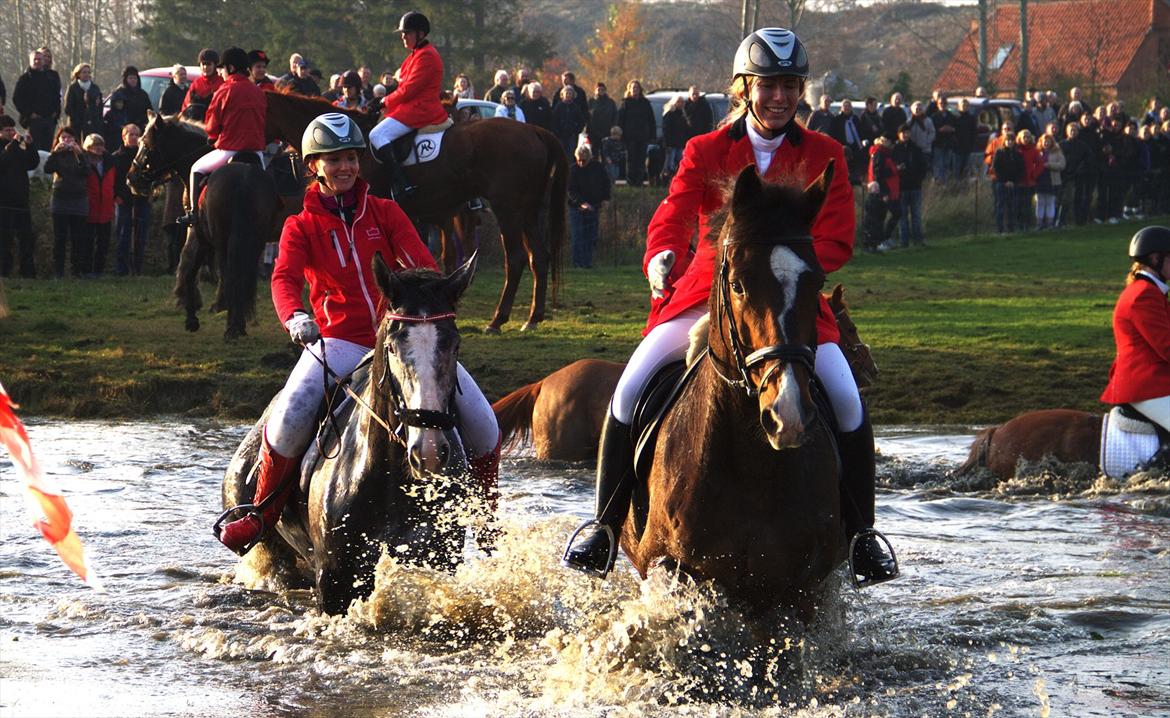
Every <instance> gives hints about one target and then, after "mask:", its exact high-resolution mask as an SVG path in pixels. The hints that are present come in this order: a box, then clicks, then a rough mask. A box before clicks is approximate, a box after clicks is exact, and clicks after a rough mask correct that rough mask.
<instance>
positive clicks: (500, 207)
mask: <svg viewBox="0 0 1170 718" xmlns="http://www.w3.org/2000/svg"><path fill="white" fill-rule="evenodd" d="M267 97H268V111H267V115H266V118H267V133H268V139H269V141H275V140H280V141H283V142H287V143H288V144H290V145H293V146H298V147H299V146H300V142H301V135H302V134H303V133H304V131H305V128H306V127H307V126H308V124H309V123H310V122H311V121H312V120H313V119H314V118H315V117H318V116H320V115H321V114H323V113H326V112H340V111H341V110H339V109H338V108H336V107H334V106H333V105H330V104H329V103H328V102H326V101H324V100H321V99H319V98H312V97H303V96H301V95H296V94H290V93H288V92H269V93H267ZM346 114H349V116H350V117H352V118H353V119H354V120H355V121H356V122H357V123H358V126H359V127H360V128H361V130H362V132H363V133H364V134H365V135H366V136H367V137H368V136H369V133H370V130H371V129H373V127H374V124H375V123H376V121H377V119H378V118H376V117H371V116H370V115H369V114H368V113H362V112H347V113H346ZM403 169H404V170H405V172H406V175H407V177H408V178H409V179H410V181H411V182H412V183H413V184H415V185H417V186H419V188H420V189H419V190H418V191H416V192H415V193H414V194H412V195H411V196H409V197H405V198H403V199H402V201H401V202H400V204H401V205H402V208H403V210H405V211H406V213H407V214H408V215H409V216H410V218H411V219H412V220H414V221H415V222H426V223H429V224H434V225H438V226H441V227H448V228H449V226H450V225H449V221H450V218H451V217H452V215H454V214H456V213H457V212H458V211H459V210H460V208H461V207H463V206H466V204H467V202H468V201H470V200H473V199H476V198H479V197H483V198H485V199H487V200H488V202H489V203H490V204H491V208H492V212H493V213H495V215H496V219H497V220H498V222H499V226H500V243H501V244H502V245H503V251H504V289H503V292H502V293H501V294H500V300H499V303H498V304H497V305H496V311H495V314H494V315H493V316H492V319H491V321H490V322H489V323H488V324H487V326H486V327H485V328H484V332H486V333H489V334H496V333H499V331H500V327H502V326H503V325H504V323H505V322H507V321H508V319H509V318H510V316H511V313H512V303H513V302H514V301H515V298H516V290H517V289H518V288H519V286H520V277H521V275H522V274H523V273H524V265H525V261H527V263H528V265H529V267H530V268H531V269H532V307H531V309H530V310H529V314H528V320H527V321H526V322H525V324H524V326H523V329H526V330H527V329H534V328H536V326H537V324H539V323H540V322H541V321H543V320H544V318H545V297H546V294H547V291H548V275H549V273H550V270H551V274H552V301H553V302H554V303H555V302H556V298H557V293H558V291H559V288H560V284H561V281H562V266H561V265H562V262H563V260H562V256H561V255H562V249H563V247H564V244H565V213H566V212H567V205H566V197H567V187H568V171H569V170H568V160H567V158H566V157H565V151H564V149H563V148H562V147H561V144H560V141H558V140H557V138H556V137H555V136H554V135H553V134H552V133H551V132H548V131H546V130H543V129H541V128H539V127H536V126H534V125H528V124H524V123H521V122H516V121H514V120H509V119H507V118H489V119H484V120H477V121H475V122H463V123H458V124H455V125H453V126H452V127H451V128H450V129H448V130H447V131H446V133H445V134H444V135H443V139H442V145H441V147H440V150H439V153H438V155H437V156H436V157H435V159H433V160H430V161H428V162H424V163H420V164H415V165H412V166H409V167H405V168H403ZM361 174H362V177H364V178H366V180H367V181H368V182H369V183H370V188H371V191H373V193H374V194H375V195H378V196H380V197H389V196H390V185H391V182H390V174H389V172H387V171H386V170H385V169H384V168H383V167H382V165H381V164H379V163H378V162H377V161H376V160H375V159H374V157H373V155H372V154H371V153H369V152H366V153H363V155H362V164H361Z"/></svg>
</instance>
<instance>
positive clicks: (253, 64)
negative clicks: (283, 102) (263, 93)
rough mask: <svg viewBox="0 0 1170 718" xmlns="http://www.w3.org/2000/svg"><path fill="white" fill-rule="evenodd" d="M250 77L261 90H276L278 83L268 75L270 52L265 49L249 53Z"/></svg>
mask: <svg viewBox="0 0 1170 718" xmlns="http://www.w3.org/2000/svg"><path fill="white" fill-rule="evenodd" d="M248 79H249V80H251V81H252V84H254V85H256V87H259V88H260V89H261V90H272V91H274V92H275V91H276V83H275V82H273V81H272V79H271V78H269V77H268V53H266V52H264V51H263V50H252V51H251V52H249V53H248Z"/></svg>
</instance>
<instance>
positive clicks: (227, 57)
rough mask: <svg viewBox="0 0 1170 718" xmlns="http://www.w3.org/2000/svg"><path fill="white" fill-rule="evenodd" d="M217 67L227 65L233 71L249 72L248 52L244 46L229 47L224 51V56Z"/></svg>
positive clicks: (229, 70)
mask: <svg viewBox="0 0 1170 718" xmlns="http://www.w3.org/2000/svg"><path fill="white" fill-rule="evenodd" d="M216 67H226V68H228V72H231V73H240V74H247V72H248V53H247V52H245V51H244V48H242V47H229V48H228V49H226V50H224V51H223V57H221V58H220V60H219V64H217V65H216Z"/></svg>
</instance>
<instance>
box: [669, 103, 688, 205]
mask: <svg viewBox="0 0 1170 718" xmlns="http://www.w3.org/2000/svg"><path fill="white" fill-rule="evenodd" d="M683 102H684V100H683V96H682V95H677V96H675V97H674V98H672V99H671V100H670V102H668V103H666V106H665V107H663V108H662V110H663V113H662V147H663V149H664V150H665V151H666V155H665V158H664V162H663V165H662V183H663V184H664V185H665V184H666V183H668V182H669V181H670V178H671V177H673V176H674V173H675V172H677V171H678V165H679V163H680V162H682V155H683V148H685V147H686V146H687V140H689V139H690V138H691V136H692V135H691V132H690V127H688V126H687V117H686V113H685V112H684V111H683Z"/></svg>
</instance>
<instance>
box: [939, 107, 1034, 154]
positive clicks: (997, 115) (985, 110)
mask: <svg viewBox="0 0 1170 718" xmlns="http://www.w3.org/2000/svg"><path fill="white" fill-rule="evenodd" d="M960 100H967V102H969V103H970V104H971V111H972V112H974V113H975V116H976V118H977V121H976V130H975V147H974V150H973V151H974V152H980V153H982V152H983V149H984V148H985V147H986V146H987V140H988V138H990V137H991V136H992V135H995V134H998V133H999V131H1000V128H1001V127H1003V123H1004V122H1006V121H1008V120H1011V122H1012V124H1013V125H1014V124H1016V122H1017V120H1018V119H1019V117H1020V112H1021V111H1023V107H1024V106H1023V103H1021V102H1020V101H1019V100H1010V99H1005V98H998V97H948V98H947V107H948V108H950V109H951V110H953V111H955V112H958V111H959V101H960Z"/></svg>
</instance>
